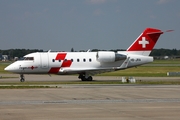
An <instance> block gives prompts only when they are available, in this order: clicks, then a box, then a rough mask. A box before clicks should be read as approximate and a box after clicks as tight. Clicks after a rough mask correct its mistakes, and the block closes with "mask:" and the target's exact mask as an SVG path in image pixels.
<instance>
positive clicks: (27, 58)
mask: <svg viewBox="0 0 180 120" xmlns="http://www.w3.org/2000/svg"><path fill="white" fill-rule="evenodd" d="M23 60H31V61H32V60H34V57H24V59H23Z"/></svg>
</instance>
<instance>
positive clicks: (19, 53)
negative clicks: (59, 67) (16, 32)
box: [0, 48, 180, 58]
mask: <svg viewBox="0 0 180 120" xmlns="http://www.w3.org/2000/svg"><path fill="white" fill-rule="evenodd" d="M70 51H71V52H77V51H75V50H74V49H73V48H71V50H70ZM80 51H81V52H82V51H85V50H80ZM91 51H92V52H96V51H107V50H99V49H92V50H91ZM110 51H114V52H117V51H125V50H124V49H116V50H110ZM33 52H45V51H43V50H39V49H9V50H0V55H8V56H9V58H14V57H18V58H21V57H23V56H24V55H26V54H29V53H33ZM150 56H170V57H171V56H180V50H177V49H163V48H161V49H153V50H152V52H151V54H150Z"/></svg>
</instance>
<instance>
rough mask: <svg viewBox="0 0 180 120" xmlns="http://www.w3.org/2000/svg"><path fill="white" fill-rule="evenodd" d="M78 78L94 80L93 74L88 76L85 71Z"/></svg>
mask: <svg viewBox="0 0 180 120" xmlns="http://www.w3.org/2000/svg"><path fill="white" fill-rule="evenodd" d="M78 78H79V79H81V80H82V81H92V80H93V78H92V76H88V75H86V74H85V73H81V74H79V77H78Z"/></svg>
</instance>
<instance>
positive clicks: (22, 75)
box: [20, 74, 25, 82]
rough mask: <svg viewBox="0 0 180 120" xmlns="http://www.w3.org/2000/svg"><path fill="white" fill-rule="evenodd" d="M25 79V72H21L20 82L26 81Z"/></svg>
mask: <svg viewBox="0 0 180 120" xmlns="http://www.w3.org/2000/svg"><path fill="white" fill-rule="evenodd" d="M24 81H25V77H24V74H20V82H24Z"/></svg>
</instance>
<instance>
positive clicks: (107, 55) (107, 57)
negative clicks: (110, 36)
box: [96, 51, 127, 62]
mask: <svg viewBox="0 0 180 120" xmlns="http://www.w3.org/2000/svg"><path fill="white" fill-rule="evenodd" d="M96 58H97V61H99V62H115V61H120V60H125V59H126V58H127V56H126V55H123V54H118V53H115V52H112V51H99V52H97V55H96Z"/></svg>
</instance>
